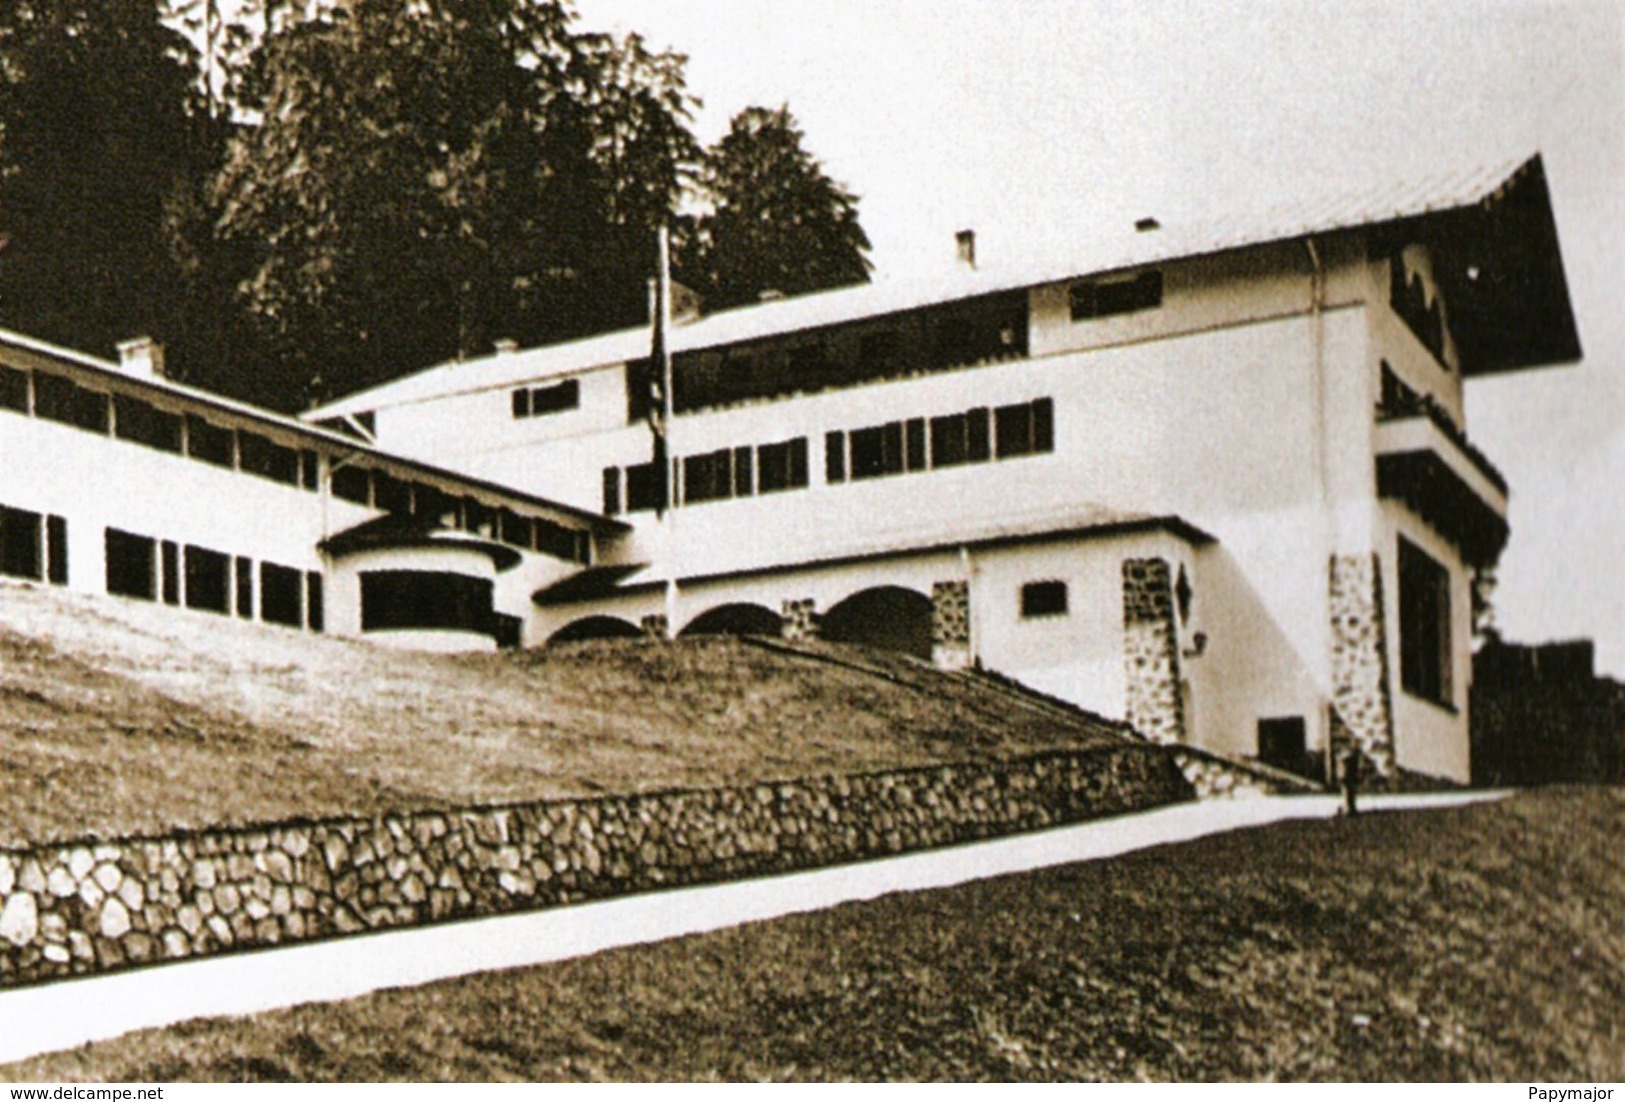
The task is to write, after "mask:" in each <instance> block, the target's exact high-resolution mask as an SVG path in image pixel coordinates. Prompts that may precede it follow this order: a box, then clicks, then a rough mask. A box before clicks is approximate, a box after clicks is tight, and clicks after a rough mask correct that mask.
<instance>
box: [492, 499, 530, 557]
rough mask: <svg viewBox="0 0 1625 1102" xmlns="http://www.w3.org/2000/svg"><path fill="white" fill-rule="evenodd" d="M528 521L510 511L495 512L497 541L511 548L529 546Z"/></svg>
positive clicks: (500, 510)
mask: <svg viewBox="0 0 1625 1102" xmlns="http://www.w3.org/2000/svg"><path fill="white" fill-rule="evenodd" d="M530 535H531V533H530V520H529V518H527V517H522V516H520V515H519V514H518V513H516V512H514V511H513V510H512V509H506V508H504V509H498V510H497V539H499V540H501V541H502V542H503V543H506V544H509V545H511V546H513V547H526V548H528V547H529V546H530Z"/></svg>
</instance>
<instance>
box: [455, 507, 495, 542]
mask: <svg viewBox="0 0 1625 1102" xmlns="http://www.w3.org/2000/svg"><path fill="white" fill-rule="evenodd" d="M496 527H497V511H496V510H495V509H493V508H492V507H491V506H489V505H487V504H485V502H483V501H480V500H478V499H476V498H472V497H465V498H463V531H465V532H470V533H473V534H474V535H476V536H485V537H487V538H490V537H493V536H495V535H496Z"/></svg>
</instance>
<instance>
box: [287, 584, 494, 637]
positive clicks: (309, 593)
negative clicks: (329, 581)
mask: <svg viewBox="0 0 1625 1102" xmlns="http://www.w3.org/2000/svg"><path fill="white" fill-rule="evenodd" d="M487 584H489V583H487ZM305 626H306V627H308V628H309V629H310V630H311V631H322V630H324V629H325V627H326V613H325V612H324V610H323V608H322V576H321V575H320V574H318V573H317V572H316V571H314V570H311V571H307V572H306V574H305Z"/></svg>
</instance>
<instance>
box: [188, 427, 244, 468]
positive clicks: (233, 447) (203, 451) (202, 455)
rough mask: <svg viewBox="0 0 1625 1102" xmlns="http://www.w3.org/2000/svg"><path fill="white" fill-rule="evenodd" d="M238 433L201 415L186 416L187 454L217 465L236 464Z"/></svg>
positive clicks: (228, 465)
mask: <svg viewBox="0 0 1625 1102" xmlns="http://www.w3.org/2000/svg"><path fill="white" fill-rule="evenodd" d="M236 437H237V434H236V433H234V432H232V431H231V430H230V429H226V428H221V427H220V426H219V425H213V424H210V423H209V422H208V421H205V420H204V419H203V418H201V417H197V416H188V417H187V418H186V454H187V455H189V456H191V457H192V458H193V459H201V460H203V462H205V463H213V464H214V465H215V466H216V467H233V466H236V462H237V459H236V453H237V439H236Z"/></svg>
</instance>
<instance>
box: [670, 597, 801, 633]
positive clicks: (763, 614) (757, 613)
mask: <svg viewBox="0 0 1625 1102" xmlns="http://www.w3.org/2000/svg"><path fill="white" fill-rule="evenodd" d="M783 631H784V618H783V617H782V616H780V615H779V614H778V613H776V612H774V611H773V610H772V609H768V608H764V607H762V606H761V605H752V604H743V603H741V604H731V605H718V606H717V607H716V608H713V609H710V610H709V611H707V612H702V613H701V614H700V615H698V616H696V617H695V618H694V619H692V620H690V621H689V622H688V626H687V627H685V628H684V629H683V630H682V631H681V632H679V633H678V635H679V636H680V637H682V638H685V639H686V638H689V637H691V636H695V635H770V636H773V637H774V638H777V637H778V636H779V635H781V634H782V633H783Z"/></svg>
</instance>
